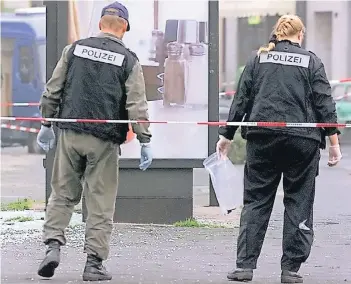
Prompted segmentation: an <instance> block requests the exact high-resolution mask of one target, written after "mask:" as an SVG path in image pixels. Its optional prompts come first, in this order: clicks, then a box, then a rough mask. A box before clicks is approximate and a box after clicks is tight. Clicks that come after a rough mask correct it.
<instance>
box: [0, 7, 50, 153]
mask: <svg viewBox="0 0 351 284" xmlns="http://www.w3.org/2000/svg"><path fill="white" fill-rule="evenodd" d="M0 21H1V116H2V117H5V116H15V117H40V113H39V108H38V106H26V107H22V106H21V107H18V106H17V107H16V106H13V105H12V104H13V103H38V102H39V100H40V96H41V94H42V92H43V90H44V85H45V82H46V8H45V7H37V8H27V9H18V10H16V11H15V12H14V13H1V20H0ZM16 126H17V127H16ZM19 126H20V127H22V128H19ZM1 128H2V129H1V130H2V131H1V147H6V146H14V145H22V146H27V147H28V152H29V153H42V151H41V150H40V148H39V147H38V145H37V143H36V135H37V134H36V133H33V132H29V131H28V130H26V128H36V129H39V128H40V122H30V121H18V122H17V121H12V122H11V121H1ZM16 129H18V130H16ZM20 129H21V130H20Z"/></svg>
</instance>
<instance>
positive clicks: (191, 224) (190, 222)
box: [173, 218, 225, 228]
mask: <svg viewBox="0 0 351 284" xmlns="http://www.w3.org/2000/svg"><path fill="white" fill-rule="evenodd" d="M173 225H174V226H175V227H183V228H225V226H220V225H216V224H210V223H203V222H199V221H197V220H196V219H195V218H189V219H186V220H184V221H178V222H175V223H174V224H173Z"/></svg>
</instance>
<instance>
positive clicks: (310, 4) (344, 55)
mask: <svg viewBox="0 0 351 284" xmlns="http://www.w3.org/2000/svg"><path fill="white" fill-rule="evenodd" d="M306 27H307V33H306V48H307V49H309V50H311V51H313V52H314V53H316V54H317V56H319V57H320V58H321V59H322V61H323V62H324V65H325V69H326V72H327V75H328V77H329V79H335V80H337V79H342V78H346V77H351V1H307V5H306Z"/></svg>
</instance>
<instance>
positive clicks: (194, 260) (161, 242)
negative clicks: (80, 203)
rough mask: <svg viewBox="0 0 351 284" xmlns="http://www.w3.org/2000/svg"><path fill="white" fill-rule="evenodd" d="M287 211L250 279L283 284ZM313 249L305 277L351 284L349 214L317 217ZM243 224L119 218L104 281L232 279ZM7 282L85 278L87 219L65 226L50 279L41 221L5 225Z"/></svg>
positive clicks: (147, 283) (151, 283)
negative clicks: (30, 225)
mask: <svg viewBox="0 0 351 284" xmlns="http://www.w3.org/2000/svg"><path fill="white" fill-rule="evenodd" d="M281 217H282V216H281V214H279V213H278V212H276V213H275V214H274V216H273V218H272V220H271V223H270V227H269V230H268V233H267V237H266V241H265V244H264V248H263V251H262V254H261V257H260V260H259V267H258V269H257V271H256V272H255V277H254V281H253V282H252V283H260V284H262V283H279V282H280V280H279V273H280V265H279V262H280V256H281V234H282V232H281V225H282V224H281V223H282V218H281ZM315 230H316V240H315V243H314V246H313V250H312V255H311V257H310V259H309V260H308V263H306V264H305V265H304V266H303V268H302V269H301V273H302V275H303V276H304V278H305V282H304V283H309V284H317V283H318V284H322V283H323V284H327V283H328V284H329V283H330V284H339V283H340V284H341V283H351V265H350V264H351V253H350V252H351V240H350V232H351V219H350V217H347V216H345V218H344V219H343V220H339V221H338V222H330V220H329V221H328V220H327V219H318V220H316V225H315ZM237 233H238V229H237V228H227V229H226V228H176V227H173V226H149V225H146V226H140V225H125V224H118V225H115V227H114V231H113V238H112V245H111V254H110V259H109V261H108V262H107V267H108V269H109V270H110V271H111V272H112V273H113V277H114V278H113V280H112V281H110V282H105V283H121V284H122V283H123V284H124V283H130V284H131V283H135V284H137V283H142V284H156V283H158V284H169V283H202V284H203V283H215V284H221V283H228V281H227V280H226V273H227V271H228V270H230V269H232V268H233V267H234V265H235V253H234V252H235V240H236V237H237ZM2 234H5V236H4V235H3V239H2V245H1V258H2V261H1V274H2V275H1V283H13V284H15V283H16V284H26V283H83V282H82V281H81V274H82V270H83V267H84V263H85V255H84V254H83V252H82V250H83V249H82V248H83V241H84V225H81V224H76V225H73V226H71V227H70V228H69V229H68V231H67V238H68V244H67V246H65V247H64V248H63V249H62V262H61V265H60V267H59V268H58V269H57V273H56V275H55V276H54V278H52V280H50V281H47V280H41V279H40V277H38V276H37V275H36V271H37V268H38V265H39V263H40V261H41V260H42V257H43V256H44V252H45V248H44V246H43V245H42V243H41V240H40V238H41V233H40V229H39V228H35V229H32V230H29V231H27V232H26V233H25V235H26V238H24V236H23V235H24V232H21V231H20V230H19V231H18V230H16V231H15V230H13V231H12V232H11V230H10V231H7V232H2Z"/></svg>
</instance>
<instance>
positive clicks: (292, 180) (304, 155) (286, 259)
mask: <svg viewBox="0 0 351 284" xmlns="http://www.w3.org/2000/svg"><path fill="white" fill-rule="evenodd" d="M319 160H320V150H319V143H318V142H317V141H314V140H312V139H307V138H300V137H294V136H289V135H279V136H277V135H275V136H271V135H264V134H263V135H256V136H251V137H249V138H248V141H247V162H246V165H245V174H244V208H243V210H242V213H241V218H240V232H239V237H238V244H237V262H236V264H237V267H238V268H252V269H255V268H256V265H257V259H258V257H259V255H260V253H261V249H262V244H263V241H264V237H265V234H266V231H267V227H268V222H269V219H270V216H271V212H272V209H273V204H274V200H275V195H276V192H277V188H278V185H279V182H280V180H281V176H282V174H283V187H284V207H285V212H284V228H283V256H282V258H281V268H282V269H283V270H289V271H294V272H297V271H298V270H299V269H300V266H301V264H302V263H303V262H305V261H306V260H307V258H308V257H309V254H310V251H311V246H312V242H313V203H314V196H315V178H316V176H317V175H318V166H319Z"/></svg>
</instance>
